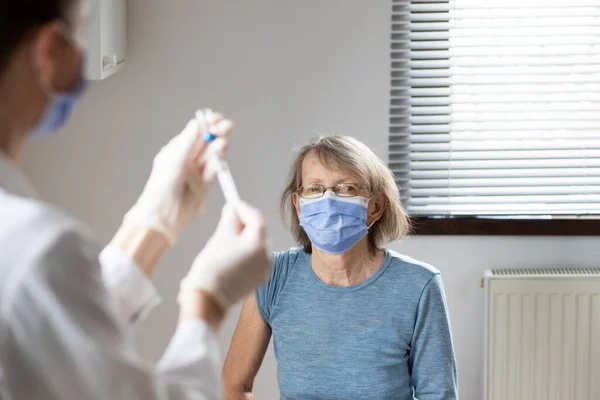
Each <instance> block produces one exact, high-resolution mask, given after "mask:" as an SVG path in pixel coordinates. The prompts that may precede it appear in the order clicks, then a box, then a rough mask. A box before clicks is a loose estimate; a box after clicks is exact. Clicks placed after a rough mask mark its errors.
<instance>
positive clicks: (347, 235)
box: [300, 191, 369, 254]
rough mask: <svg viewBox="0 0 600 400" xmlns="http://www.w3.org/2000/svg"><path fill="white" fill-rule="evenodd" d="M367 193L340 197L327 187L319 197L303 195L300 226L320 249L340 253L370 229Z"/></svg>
mask: <svg viewBox="0 0 600 400" xmlns="http://www.w3.org/2000/svg"><path fill="white" fill-rule="evenodd" d="M368 204H369V199H367V198H365V197H360V196H355V197H339V196H337V195H336V194H335V193H334V192H331V191H327V192H325V194H324V195H323V196H322V197H319V198H318V199H300V226H302V228H303V229H304V231H305V232H306V234H307V235H308V238H309V239H310V241H311V243H312V244H313V245H314V246H315V247H316V248H317V249H319V250H322V251H324V252H327V253H331V254H341V253H345V252H346V251H348V250H350V249H351V248H352V247H354V246H355V245H356V244H357V243H358V242H359V241H360V240H361V239H362V238H364V237H365V236H366V235H367V234H368V233H369V227H368V226H367V207H368Z"/></svg>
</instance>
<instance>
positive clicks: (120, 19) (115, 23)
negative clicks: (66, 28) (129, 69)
mask: <svg viewBox="0 0 600 400" xmlns="http://www.w3.org/2000/svg"><path fill="white" fill-rule="evenodd" d="M125 3H126V0H91V1H90V7H91V13H90V17H91V21H90V28H89V33H88V44H87V45H88V59H87V67H86V68H87V70H86V75H87V79H90V80H103V79H106V78H108V77H110V76H112V75H114V74H116V73H117V72H119V71H120V70H121V69H123V67H124V66H125V61H126V58H127V47H126V42H127V37H126V20H125V14H126V7H125Z"/></svg>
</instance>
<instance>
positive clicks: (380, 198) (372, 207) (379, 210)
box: [367, 194, 388, 226]
mask: <svg viewBox="0 0 600 400" xmlns="http://www.w3.org/2000/svg"><path fill="white" fill-rule="evenodd" d="M387 205H388V202H387V197H385V196H384V195H382V194H379V195H377V196H375V197H372V198H371V201H369V207H368V208H367V226H371V225H373V224H374V223H375V222H377V221H379V219H380V218H381V216H382V215H383V213H384V212H385V209H386V208H387Z"/></svg>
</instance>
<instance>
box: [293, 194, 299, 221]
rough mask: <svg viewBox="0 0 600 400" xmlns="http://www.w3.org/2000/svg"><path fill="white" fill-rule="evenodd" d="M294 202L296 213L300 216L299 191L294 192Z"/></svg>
mask: <svg viewBox="0 0 600 400" xmlns="http://www.w3.org/2000/svg"><path fill="white" fill-rule="evenodd" d="M292 202H293V203H294V208H295V209H296V215H297V216H298V218H300V196H298V193H294V194H292Z"/></svg>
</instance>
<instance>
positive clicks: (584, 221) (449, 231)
mask: <svg viewBox="0 0 600 400" xmlns="http://www.w3.org/2000/svg"><path fill="white" fill-rule="evenodd" d="M412 223H413V233H412V235H416V236H418V235H478V236H479V235H484V236H600V219H594V218H556V219H497V218H474V217H460V218H428V217H417V218H412Z"/></svg>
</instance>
